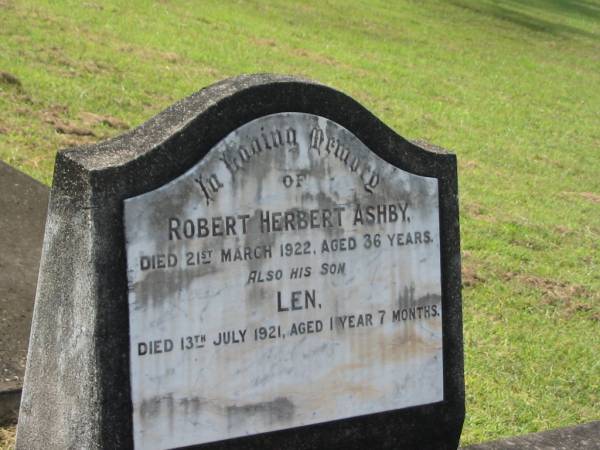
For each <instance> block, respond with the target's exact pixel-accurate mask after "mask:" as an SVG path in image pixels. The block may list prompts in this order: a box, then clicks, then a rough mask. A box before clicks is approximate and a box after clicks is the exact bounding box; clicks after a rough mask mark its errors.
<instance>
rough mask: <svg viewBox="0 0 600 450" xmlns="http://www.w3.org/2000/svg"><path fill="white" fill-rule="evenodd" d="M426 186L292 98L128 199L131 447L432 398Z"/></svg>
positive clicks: (432, 189)
mask: <svg viewBox="0 0 600 450" xmlns="http://www.w3.org/2000/svg"><path fill="white" fill-rule="evenodd" d="M438 201H439V200H438V182H437V179H435V178H428V177H422V176H418V175H415V174H411V173H408V172H406V171H403V170H401V169H400V168H397V167H394V166H393V165H391V164H389V163H387V162H386V161H384V160H383V159H381V158H380V157H378V156H377V155H376V154H374V153H373V152H371V151H370V150H369V149H368V148H367V147H366V146H365V145H364V144H363V143H362V142H361V141H359V140H358V139H357V138H356V137H355V136H354V135H353V134H352V133H351V132H350V131H348V130H347V129H345V128H343V127H341V126H340V125H338V124H336V123H334V122H332V121H329V120H327V119H324V118H322V117H318V116H315V115H311V114H304V113H279V114H273V115H270V116H265V117H262V118H260V119H256V120H253V121H251V122H249V123H247V124H245V125H243V126H241V127H240V128H238V129H237V130H235V131H233V132H232V133H230V134H229V135H228V136H226V137H225V138H224V139H223V140H222V141H221V142H219V143H218V144H217V145H216V146H215V147H214V148H212V149H211V150H210V151H209V152H208V154H207V155H206V156H205V157H204V158H203V159H202V160H201V161H199V162H198V163H197V164H196V165H195V166H194V167H192V168H191V169H190V170H188V171H187V172H186V173H185V174H183V175H181V176H180V177H178V178H176V179H174V180H172V181H171V182H169V183H168V184H166V185H164V186H162V187H160V188H159V189H156V190H154V191H151V192H148V193H146V194H143V195H140V196H137V197H133V198H130V199H128V200H126V201H125V232H126V241H127V266H128V282H129V317H130V343H131V347H130V348H131V350H130V351H131V355H130V357H131V392H132V401H133V427H134V443H135V445H136V447H139V448H148V449H154V448H156V449H159V448H171V447H179V446H185V445H192V444H199V443H205V442H212V441H217V440H222V439H229V438H233V437H239V436H245V435H249V434H256V433H262V432H267V431H273V430H280V429H285V428H291V427H297V426H302V425H309V424H315V423H319V422H326V421H331V420H336V419H342V418H348V417H354V416H360V415H364V414H371V413H376V412H382V411H389V410H394V409H399V408H405V407H409V406H415V405H422V404H427V403H432V402H437V401H440V400H443V370H442V369H443V368H442V320H441V317H442V309H441V281H440V244H439V241H440V239H439V206H438Z"/></svg>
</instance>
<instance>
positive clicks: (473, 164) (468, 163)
mask: <svg viewBox="0 0 600 450" xmlns="http://www.w3.org/2000/svg"><path fill="white" fill-rule="evenodd" d="M458 166H459V167H460V168H461V169H463V170H471V169H477V168H478V167H479V163H478V162H477V161H473V160H470V159H460V160H459V161H458Z"/></svg>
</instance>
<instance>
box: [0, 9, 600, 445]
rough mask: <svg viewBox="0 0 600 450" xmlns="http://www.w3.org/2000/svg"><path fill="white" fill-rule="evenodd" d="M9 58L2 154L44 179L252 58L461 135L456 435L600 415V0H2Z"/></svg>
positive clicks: (248, 65) (472, 438)
mask: <svg viewBox="0 0 600 450" xmlns="http://www.w3.org/2000/svg"><path fill="white" fill-rule="evenodd" d="M392 3H393V4H392ZM0 71H2V74H0V158H1V159H2V160H4V161H7V162H8V163H9V164H11V165H14V166H16V167H18V168H20V169H22V170H24V171H25V172H27V173H29V174H31V175H32V176H34V177H35V178H37V179H39V180H41V181H43V182H44V183H47V184H49V183H50V181H51V178H52V166H53V160H54V155H55V152H56V151H57V149H59V148H63V147H66V146H70V145H76V144H81V143H89V142H95V141H97V140H100V139H104V138H107V137H109V136H113V135H116V134H118V133H121V132H122V130H123V129H126V128H127V127H130V126H135V125H138V124H140V123H142V122H143V121H145V120H146V119H148V118H150V117H151V116H153V115H154V114H156V113H158V112H159V111H160V110H162V109H164V108H165V107H167V106H168V105H170V104H171V103H173V102H174V101H176V100H178V99H180V98H182V97H184V96H186V95H188V94H191V93H192V92H194V91H196V90H198V89H199V88H201V87H203V86H206V85H208V84H210V83H212V82H215V81H217V80H219V79H222V78H225V77H229V76H233V75H237V74H240V73H251V72H278V73H289V74H296V75H301V76H305V77H309V78H313V79H317V80H319V81H321V82H323V83H326V84H329V85H331V86H334V87H336V88H338V89H340V90H342V91H344V92H346V93H348V94H350V95H352V96H353V97H355V98H356V99H358V100H359V101H360V102H362V103H363V104H364V105H366V106H367V107H368V108H369V109H371V110H372V111H373V112H374V113H375V114H376V115H377V116H379V117H380V118H381V119H382V120H384V121H385V122H387V123H388V124H389V125H391V126H392V128H394V129H395V130H397V131H398V132H399V133H400V134H402V135H404V136H405V137H408V138H415V139H425V140H428V141H431V142H433V143H435V144H438V145H441V146H443V147H446V148H448V149H451V150H452V151H453V152H455V153H456V154H457V155H458V158H459V170H460V173H459V176H460V201H461V228H462V248H463V265H464V268H463V272H464V273H463V278H464V291H463V302H464V306H463V310H464V333H465V357H466V361H465V363H466V367H465V371H466V383H467V419H466V423H465V427H464V432H463V439H462V443H463V444H469V443H475V442H480V441H484V440H489V439H493V438H498V437H502V436H508V435H513V434H521V433H526V432H532V431H539V430H545V429H550V428H555V427H559V426H566V425H572V424H577V423H583V422H587V421H590V420H594V419H600V406H599V405H600V399H599V398H598V392H600V306H599V304H600V1H599V0H586V1H570V0H563V1H559V0H554V1H552V0H547V1H543V0H529V1H518V0H513V1H510V0H507V1H502V2H496V1H490V0H484V1H481V0H456V1H449V2H440V1H418V2H417V1H411V0H404V1H395V2H387V1H383V0H378V1H372V0H369V1H366V0H364V1H360V0H345V1H342V0H329V1H325V0H315V1H307V2H303V3H302V5H300V4H298V3H297V2H289V1H287V0H269V1H256V2H233V1H224V0H218V1H203V2H193V1H188V2H184V1H177V2H166V1H161V2H142V1H131V2H118V1H112V2H109V1H103V2H93V1H88V2H78V1H72V2H62V1H61V2H57V1H52V2H43V1H39V0H37V1H26V0H19V1H10V0H0ZM2 213H3V212H2ZM0 431H1V433H0V440H2V441H4V442H7V441H8V438H4V437H2V436H5V435H6V436H8V434H9V433H10V429H8V430H6V429H5V430H0ZM1 445H5V446H6V445H8V444H6V443H5V444H0V446H1Z"/></svg>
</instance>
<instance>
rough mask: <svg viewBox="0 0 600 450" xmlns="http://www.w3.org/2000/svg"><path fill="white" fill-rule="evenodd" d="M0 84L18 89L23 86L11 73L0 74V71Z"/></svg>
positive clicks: (0, 72)
mask: <svg viewBox="0 0 600 450" xmlns="http://www.w3.org/2000/svg"><path fill="white" fill-rule="evenodd" d="M0 83H2V84H6V85H11V86H16V87H19V88H20V87H21V86H23V85H22V83H21V80H19V79H18V78H17V77H15V76H14V75H13V74H12V73H8V72H2V71H1V70H0Z"/></svg>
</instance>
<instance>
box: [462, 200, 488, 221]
mask: <svg viewBox="0 0 600 450" xmlns="http://www.w3.org/2000/svg"><path fill="white" fill-rule="evenodd" d="M461 209H462V210H463V211H464V212H465V213H466V214H467V215H468V216H470V217H472V218H474V219H479V220H485V221H486V222H495V221H496V220H495V219H494V218H493V217H492V216H490V215H489V214H486V211H485V209H484V207H483V206H481V205H480V204H479V203H477V202H470V203H463V204H462V205H461Z"/></svg>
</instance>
